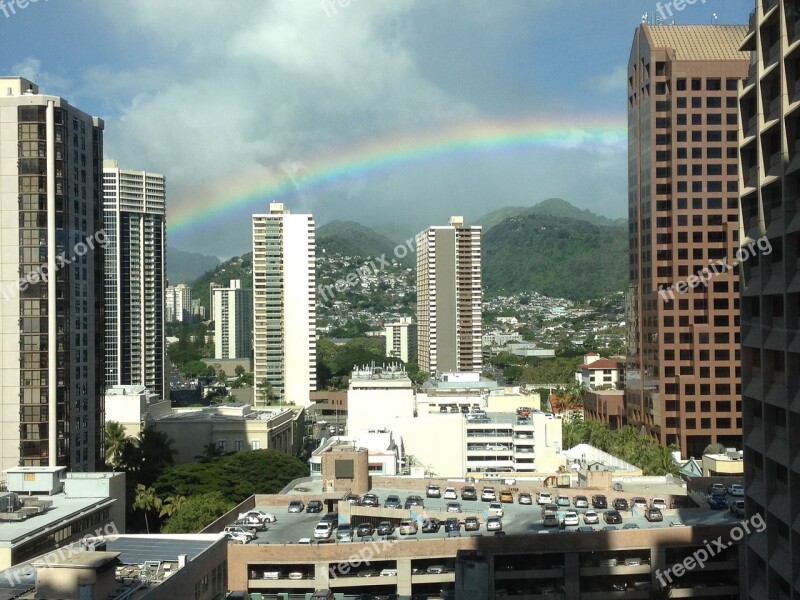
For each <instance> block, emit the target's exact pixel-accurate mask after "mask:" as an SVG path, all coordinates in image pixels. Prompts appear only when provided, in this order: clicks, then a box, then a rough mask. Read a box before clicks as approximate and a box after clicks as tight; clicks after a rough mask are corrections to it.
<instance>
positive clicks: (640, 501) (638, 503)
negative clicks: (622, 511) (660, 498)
mask: <svg viewBox="0 0 800 600" xmlns="http://www.w3.org/2000/svg"><path fill="white" fill-rule="evenodd" d="M631 506H632V507H633V508H647V500H645V499H644V498H640V497H636V498H634V499H633V500H631Z"/></svg>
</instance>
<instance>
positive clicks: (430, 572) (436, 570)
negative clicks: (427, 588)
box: [425, 565, 447, 598]
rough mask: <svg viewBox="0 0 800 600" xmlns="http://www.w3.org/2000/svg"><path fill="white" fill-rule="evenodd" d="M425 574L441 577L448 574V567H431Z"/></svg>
mask: <svg viewBox="0 0 800 600" xmlns="http://www.w3.org/2000/svg"><path fill="white" fill-rule="evenodd" d="M425 572H426V573H427V574H428V575H441V574H442V573H447V567H445V566H444V565H431V566H430V567H428V568H427V569H425ZM429 598H430V596H429Z"/></svg>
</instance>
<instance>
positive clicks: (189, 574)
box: [99, 537, 243, 600]
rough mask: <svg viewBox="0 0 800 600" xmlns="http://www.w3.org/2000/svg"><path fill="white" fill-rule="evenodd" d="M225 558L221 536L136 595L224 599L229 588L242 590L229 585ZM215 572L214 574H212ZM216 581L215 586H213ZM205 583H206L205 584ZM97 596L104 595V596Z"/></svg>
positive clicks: (225, 545) (154, 599)
mask: <svg viewBox="0 0 800 600" xmlns="http://www.w3.org/2000/svg"><path fill="white" fill-rule="evenodd" d="M227 559H228V540H227V538H225V537H222V538H220V539H219V541H217V542H215V543H214V544H213V545H212V546H211V547H210V548H208V549H206V550H204V551H203V552H201V553H200V554H199V555H198V556H196V557H194V558H193V559H192V560H190V561H187V562H186V566H185V567H183V568H182V569H179V570H178V571H176V572H175V573H174V574H173V575H171V576H170V577H169V578H167V579H165V580H163V581H162V582H161V583H160V584H159V585H158V586H156V587H154V588H152V589H151V590H149V591H147V592H145V593H144V594H142V595H141V596H140V597H139V598H140V599H141V600H162V599H163V598H169V599H175V600H177V599H179V598H194V599H195V600H217V599H218V598H223V597H224V595H225V592H227V591H228V590H229V589H243V588H229V587H228V572H229V571H230V566H228V565H227V563H226V561H227ZM226 566H227V569H226ZM215 573H216V575H217V577H214V575H215ZM215 581H216V587H215V586H214V582H215ZM198 583H203V585H201V586H198V587H196V584H198ZM205 583H207V584H208V585H205ZM198 590H199V592H198ZM99 597H100V598H103V597H104V596H99Z"/></svg>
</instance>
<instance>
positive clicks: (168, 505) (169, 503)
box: [158, 494, 186, 517]
mask: <svg viewBox="0 0 800 600" xmlns="http://www.w3.org/2000/svg"><path fill="white" fill-rule="evenodd" d="M185 503H186V496H179V495H177V494H173V495H172V496H167V499H166V500H164V502H162V503H161V512H159V513H158V516H159V517H171V516H172V515H174V514H175V513H176V512H178V511H179V510H180V509H181V507H183V505H184V504H185Z"/></svg>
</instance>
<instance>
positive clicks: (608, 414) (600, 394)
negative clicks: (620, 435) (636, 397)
mask: <svg viewBox="0 0 800 600" xmlns="http://www.w3.org/2000/svg"><path fill="white" fill-rule="evenodd" d="M583 418H584V419H585V420H586V421H598V422H600V423H605V424H606V425H608V426H609V427H610V428H611V429H620V428H621V427H622V426H623V425H625V390H590V391H587V392H586V393H585V394H584V395H583Z"/></svg>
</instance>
